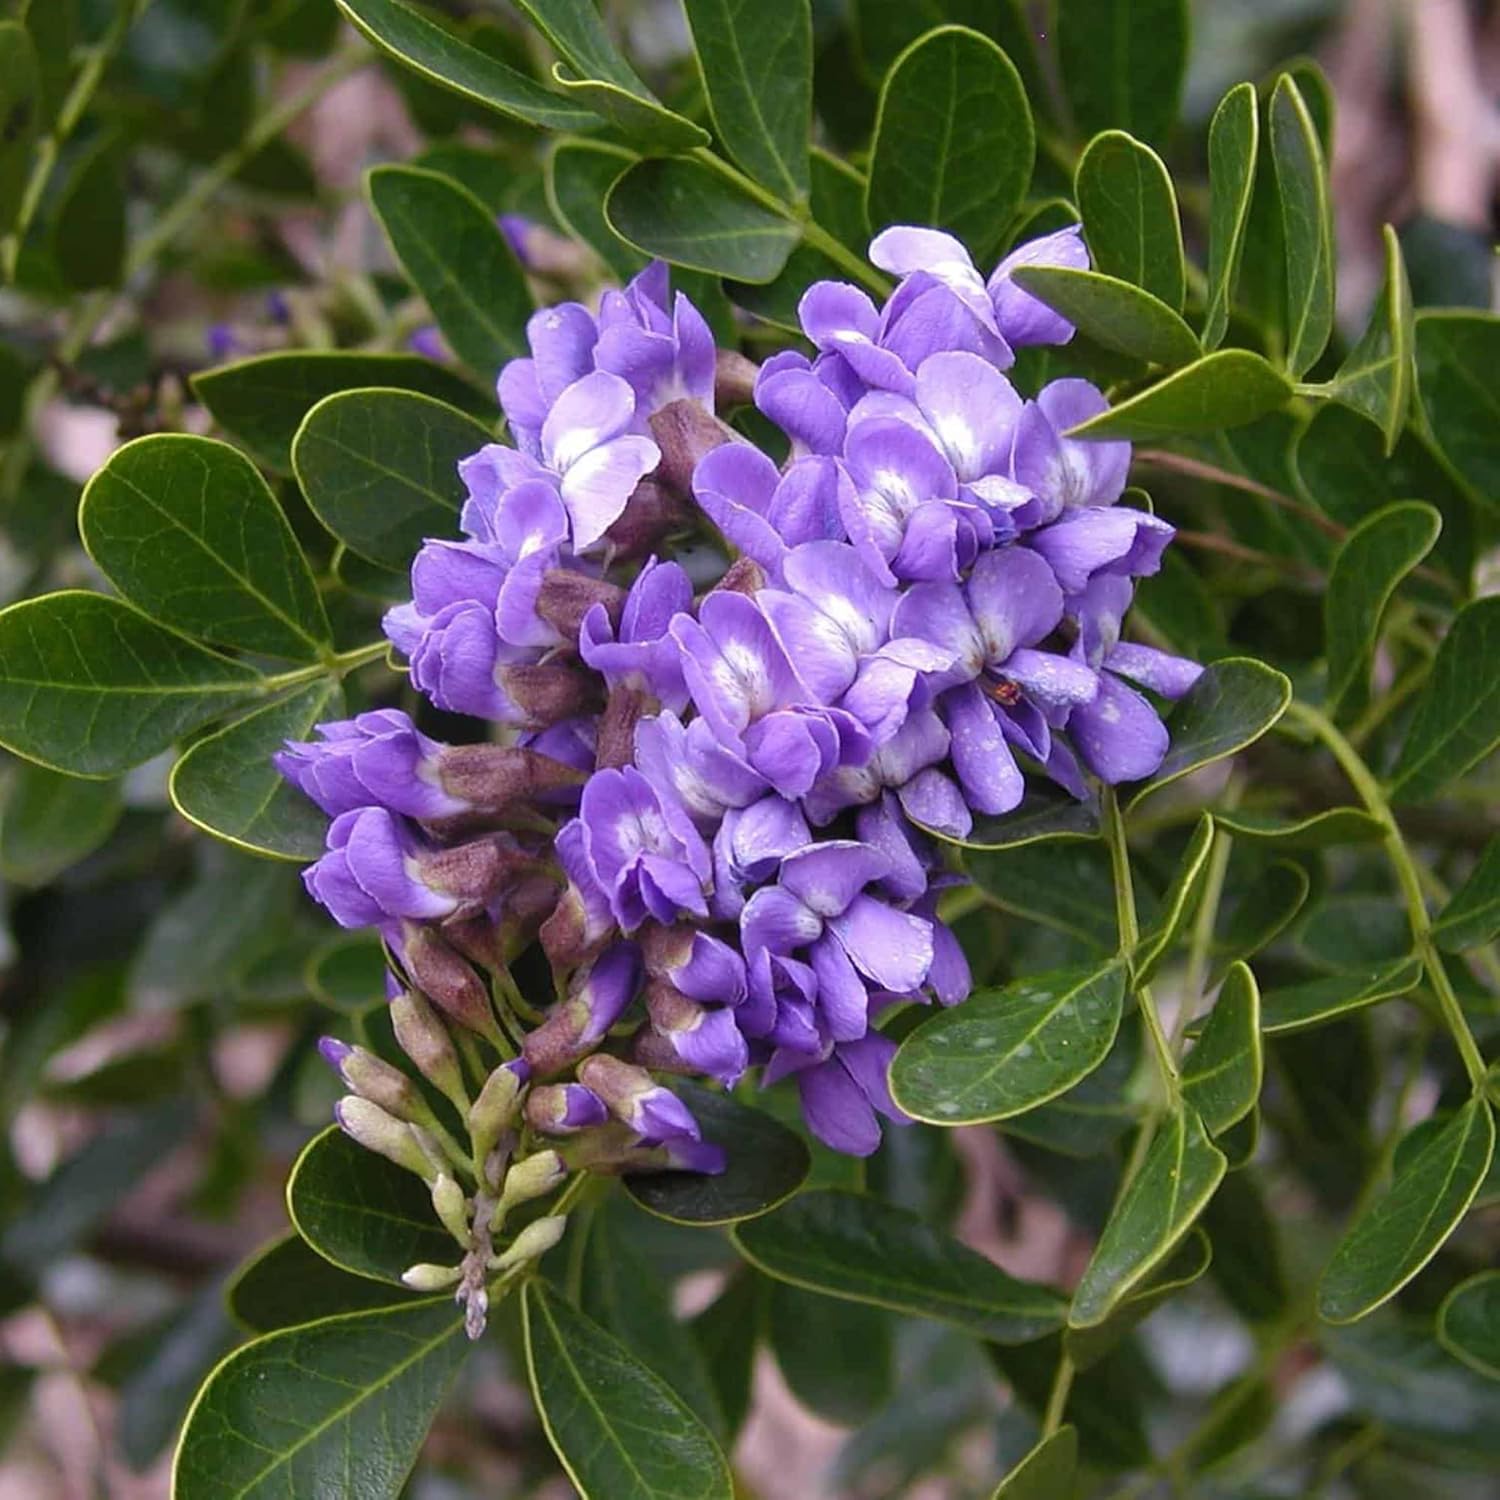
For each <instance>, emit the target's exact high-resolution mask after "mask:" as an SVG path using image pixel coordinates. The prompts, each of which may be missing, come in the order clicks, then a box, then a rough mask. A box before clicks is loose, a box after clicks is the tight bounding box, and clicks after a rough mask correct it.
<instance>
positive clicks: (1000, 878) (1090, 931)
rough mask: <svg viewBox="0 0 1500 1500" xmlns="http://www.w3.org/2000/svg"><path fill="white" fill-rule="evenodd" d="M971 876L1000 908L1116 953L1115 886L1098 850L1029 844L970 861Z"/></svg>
mask: <svg viewBox="0 0 1500 1500" xmlns="http://www.w3.org/2000/svg"><path fill="white" fill-rule="evenodd" d="M966 864H967V865H968V870H969V874H970V876H971V877H972V878H973V880H974V883H975V884H976V885H978V886H980V887H981V888H982V889H983V890H984V891H986V892H987V893H988V894H989V895H990V896H992V897H993V898H994V900H995V901H996V903H997V904H998V905H1000V906H1003V907H1004V908H1005V910H1006V911H1009V912H1014V913H1015V914H1016V915H1017V916H1021V917H1028V918H1033V919H1035V920H1036V921H1039V922H1045V923H1046V924H1047V925H1048V926H1049V927H1057V928H1060V929H1061V930H1062V931H1063V932H1067V933H1071V934H1072V935H1073V936H1074V937H1076V938H1078V939H1080V940H1081V941H1083V942H1085V943H1090V944H1092V945H1093V946H1094V947H1096V948H1100V949H1103V950H1105V951H1106V952H1110V953H1112V952H1113V951H1114V950H1115V948H1116V947H1117V946H1118V944H1119V934H1118V932H1117V931H1116V929H1115V909H1114V880H1113V877H1112V876H1111V874H1110V870H1109V860H1108V858H1107V857H1106V856H1105V854H1104V851H1103V850H1102V849H1100V848H1099V846H1098V845H1097V844H1092V843H1089V844H1084V843H1067V844H1058V845H1048V844H1023V845H1021V846H1019V847H1017V848H1008V849H1002V850H1000V851H998V852H991V853H979V852H977V851H976V852H975V853H972V854H970V855H969V857H968V859H967V860H966Z"/></svg>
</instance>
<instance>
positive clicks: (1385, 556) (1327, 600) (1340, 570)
mask: <svg viewBox="0 0 1500 1500" xmlns="http://www.w3.org/2000/svg"><path fill="white" fill-rule="evenodd" d="M1442 529H1443V518H1442V517H1441V516H1440V515H1439V514H1438V513H1437V511H1436V510H1434V509H1433V508H1432V506H1430V505H1424V504H1422V503H1421V502H1420V501H1417V500H1407V501H1399V502H1397V503H1396V504H1395V505H1388V506H1386V507H1385V508H1384V509H1383V510H1378V511H1376V512H1375V514H1374V515H1372V516H1370V517H1369V518H1368V519H1367V520H1365V521H1362V522H1361V523H1360V524H1359V525H1358V526H1357V527H1355V529H1354V530H1353V531H1352V532H1350V533H1349V535H1348V536H1347V537H1346V538H1345V539H1344V541H1343V543H1342V545H1341V546H1340V547H1339V550H1338V553H1337V555H1336V556H1335V557H1334V560H1333V567H1332V569H1331V570H1330V572H1329V575H1328V586H1327V589H1326V591H1325V592H1324V595H1323V622H1324V633H1325V641H1326V643H1327V652H1328V697H1327V701H1326V707H1327V711H1328V712H1330V713H1334V714H1337V712H1338V710H1339V709H1340V707H1344V708H1345V709H1346V713H1347V712H1353V713H1357V712H1358V711H1359V710H1360V709H1361V708H1362V707H1363V706H1364V703H1365V702H1366V701H1367V699H1368V696H1369V674H1370V660H1371V658H1372V657H1373V655H1374V652H1375V646H1376V644H1377V642H1378V641H1379V639H1380V626H1381V622H1382V620H1383V619H1384V616H1385V610H1386V606H1387V605H1388V604H1389V603H1390V601H1391V596H1392V595H1393V594H1394V593H1395V592H1396V590H1397V588H1398V587H1399V586H1400V584H1401V580H1402V579H1403V578H1405V577H1406V575H1407V574H1408V573H1410V572H1411V570H1412V569H1413V568H1414V567H1416V565H1417V564H1418V563H1419V562H1421V561H1422V559H1423V558H1424V557H1426V556H1427V554H1428V553H1429V552H1430V551H1431V550H1432V544H1433V543H1434V542H1435V541H1436V540H1437V538H1438V533H1439V532H1440V531H1441V530H1442Z"/></svg>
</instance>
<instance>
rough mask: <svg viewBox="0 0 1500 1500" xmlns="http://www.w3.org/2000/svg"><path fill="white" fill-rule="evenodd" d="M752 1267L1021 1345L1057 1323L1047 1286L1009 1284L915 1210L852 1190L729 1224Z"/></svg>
mask: <svg viewBox="0 0 1500 1500" xmlns="http://www.w3.org/2000/svg"><path fill="white" fill-rule="evenodd" d="M733 1238H734V1242H735V1244H736V1245H737V1246H738V1247H739V1249H740V1252H741V1253H742V1254H743V1255H744V1256H745V1258H746V1259H747V1260H749V1261H750V1262H751V1263H752V1264H753V1265H755V1266H756V1267H758V1268H759V1269H760V1270H762V1271H764V1272H765V1273H766V1274H767V1275H768V1276H774V1277H775V1278H776V1279H777V1280H778V1281H789V1282H791V1283H792V1284H793V1285H794V1286H803V1287H807V1288H809V1289H810V1290H812V1291H815V1292H824V1293H826V1294H827V1295H828V1296H830V1297H849V1298H852V1299H853V1300H854V1301H856V1302H873V1303H875V1305H876V1306H878V1307H888V1308H890V1309H891V1310H892V1311H893V1312H904V1313H911V1314H913V1315H915V1316H917V1317H922V1318H937V1319H939V1320H940V1321H942V1322H947V1323H953V1324H955V1325H956V1326H958V1327H959V1328H962V1329H964V1330H966V1331H967V1332H969V1333H973V1334H976V1335H978V1336H979V1337H980V1338H987V1339H994V1340H996V1341H997V1342H999V1343H1003V1344H1004V1343H1024V1342H1026V1341H1027V1340H1028V1339H1035V1338H1040V1337H1041V1336H1042V1335H1043V1334H1045V1333H1050V1332H1051V1331H1052V1330H1053V1329H1055V1328H1057V1327H1059V1326H1060V1325H1061V1323H1062V1315H1063V1303H1062V1300H1061V1299H1060V1298H1059V1297H1058V1295H1057V1294H1056V1293H1055V1292H1053V1291H1051V1290H1050V1289H1049V1288H1047V1287H1043V1286H1037V1285H1035V1284H1034V1283H1032V1282H1027V1281H1018V1280H1016V1278H1015V1277H1013V1276H1008V1275H1006V1273H1005V1272H1004V1271H1002V1270H1001V1269H1000V1268H999V1267H998V1266H996V1265H993V1264H992V1263H991V1262H989V1261H987V1260H986V1259H985V1258H984V1257H983V1256H982V1255H979V1254H978V1253H977V1252H975V1251H973V1250H970V1249H969V1248H968V1247H967V1246H966V1245H961V1244H959V1242H958V1241H957V1240H954V1239H950V1238H949V1237H948V1236H947V1235H946V1234H944V1233H943V1231H942V1230H940V1229H935V1228H934V1227H933V1226H932V1225H930V1224H927V1223H924V1222H923V1220H921V1219H919V1218H918V1217H917V1216H916V1215H915V1214H912V1213H908V1212H907V1211H906V1210H905V1209H901V1208H896V1207H895V1206H894V1205H892V1204H889V1203H882V1202H881V1201H880V1200H879V1199H878V1198H866V1197H863V1196H861V1195H860V1194H858V1193H846V1192H839V1191H836V1190H832V1189H819V1190H817V1191H815V1192H808V1193H803V1194H801V1195H800V1196H799V1197H796V1198H794V1199H792V1201H791V1202H790V1203H785V1204H783V1205H782V1206H781V1207H780V1208H778V1209H777V1210H776V1211H775V1212H774V1213H770V1214H766V1215H765V1216H764V1217H762V1218H759V1219H752V1220H750V1221H749V1222H748V1223H745V1224H739V1225H736V1226H735V1229H734V1231H733Z"/></svg>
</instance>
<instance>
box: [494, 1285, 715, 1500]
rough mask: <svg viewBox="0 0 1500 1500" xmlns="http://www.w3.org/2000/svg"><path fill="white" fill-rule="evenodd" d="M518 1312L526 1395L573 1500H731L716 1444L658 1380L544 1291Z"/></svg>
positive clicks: (526, 1294)
mask: <svg viewBox="0 0 1500 1500" xmlns="http://www.w3.org/2000/svg"><path fill="white" fill-rule="evenodd" d="M521 1308H522V1316H523V1319H524V1326H525V1336H526V1366H527V1370H528V1372H529V1374H530V1378H531V1391H532V1395H533V1396H534V1397H535V1398H536V1404H537V1410H538V1412H539V1413H540V1415H541V1418H542V1425H543V1427H545V1428H546V1431H547V1439H548V1441H549V1442H550V1443H551V1444H552V1448H553V1451H554V1452H555V1453H556V1454H557V1457H558V1459H559V1461H560V1462H561V1463H562V1466H563V1469H564V1470H565V1471H566V1473H567V1476H568V1478H569V1479H570V1480H571V1481H572V1482H573V1485H574V1487H575V1488H576V1489H577V1491H578V1493H579V1496H580V1497H581V1500H668V1497H671V1500H679V1497H680V1500H730V1497H731V1495H732V1493H733V1484H732V1482H731V1480H730V1476H729V1465H728V1464H727V1463H726V1462H725V1460H724V1455H723V1454H722V1453H721V1452H720V1451H719V1447H718V1444H716V1443H715V1442H714V1440H713V1436H712V1434H711V1433H710V1432H709V1431H708V1429H707V1428H706V1427H704V1425H703V1424H702V1423H701V1422H700V1421H699V1420H698V1418H697V1417H695V1416H694V1415H693V1413H692V1412H691V1411H690V1410H689V1409H688V1408H687V1407H686V1406H685V1405H684V1404H683V1402H682V1400H681V1399H680V1398H679V1397H678V1396H677V1394H676V1393H675V1392H674V1391H673V1390H672V1389H671V1388H670V1387H669V1386H668V1385H667V1384H666V1383H665V1382H664V1381H662V1380H660V1379H659V1378H658V1377H657V1376H656V1375H654V1374H652V1372H651V1371H650V1370H649V1369H647V1368H646V1366H645V1365H643V1364H641V1362H640V1361H639V1360H637V1359H636V1358H635V1356H634V1355H632V1354H631V1353H630V1351H629V1350H628V1349H626V1348H625V1346H624V1345H623V1344H621V1343H620V1342H619V1341H618V1340H617V1339H615V1338H614V1337H613V1336H612V1335H610V1334H608V1333H606V1332H605V1331H604V1330H603V1329H602V1328H600V1327H599V1325H598V1324H597V1323H595V1322H594V1321H593V1320H592V1319H591V1318H588V1317H585V1316H584V1314H583V1313H581V1312H579V1311H578V1309H577V1308H575V1307H573V1306H571V1305H570V1304H569V1303H567V1302H564V1301H563V1300H562V1298H560V1297H558V1296H557V1295H556V1294H555V1293H553V1292H551V1291H549V1290H548V1289H547V1287H546V1284H545V1283H543V1282H540V1281H531V1282H528V1283H527V1284H526V1285H525V1286H524V1287H523V1288H522V1292H521Z"/></svg>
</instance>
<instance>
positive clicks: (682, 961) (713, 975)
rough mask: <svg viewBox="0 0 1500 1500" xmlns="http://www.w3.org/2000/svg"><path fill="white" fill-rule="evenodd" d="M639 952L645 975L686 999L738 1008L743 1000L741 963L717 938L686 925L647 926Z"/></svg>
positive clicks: (743, 973)
mask: <svg viewBox="0 0 1500 1500" xmlns="http://www.w3.org/2000/svg"><path fill="white" fill-rule="evenodd" d="M641 949H642V952H643V954H644V955H645V960H646V972H647V973H648V974H650V976H651V977H652V978H653V979H659V980H662V981H664V982H665V983H667V984H669V985H671V986H672V988H673V989H675V990H678V991H680V992H681V993H682V994H684V995H686V996H687V997H688V999H690V1000H699V1001H703V1002H708V1001H714V1002H717V1003H719V1004H722V1005H738V1004H739V1003H740V1001H741V1000H743V999H744V998H745V960H744V959H743V958H741V957H740V955H739V953H738V952H737V951H736V950H735V949H733V948H731V947H730V946H729V944H728V943H726V942H724V941H723V940H722V939H720V938H716V937H713V936H712V935H710V934H709V933H706V932H701V931H698V930H697V929H696V928H693V927H689V926H686V925H680V926H676V927H651V926H648V927H647V928H646V929H645V931H644V932H643V933H642V935H641Z"/></svg>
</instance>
